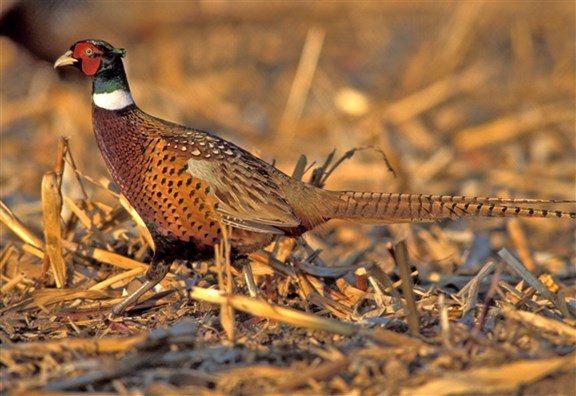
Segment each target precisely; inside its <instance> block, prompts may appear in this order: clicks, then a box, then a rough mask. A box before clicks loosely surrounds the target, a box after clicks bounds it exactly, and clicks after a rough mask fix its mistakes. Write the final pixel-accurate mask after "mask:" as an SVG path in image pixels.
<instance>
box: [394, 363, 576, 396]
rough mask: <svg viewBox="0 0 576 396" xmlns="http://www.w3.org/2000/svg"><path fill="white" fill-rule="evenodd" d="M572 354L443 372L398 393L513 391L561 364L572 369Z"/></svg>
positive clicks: (556, 368) (455, 393) (549, 372)
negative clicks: (421, 383)
mask: <svg viewBox="0 0 576 396" xmlns="http://www.w3.org/2000/svg"><path fill="white" fill-rule="evenodd" d="M574 358H575V355H574V354H571V355H568V356H565V357H557V358H551V359H542V360H523V361H518V362H513V363H508V364H504V365H500V366H497V367H480V368H472V369H470V370H466V371H463V372H447V373H445V374H444V375H442V377H440V378H438V379H433V380H431V381H429V382H428V383H426V384H425V385H422V386H420V387H416V388H404V389H403V390H402V392H401V393H400V394H401V395H438V396H441V395H470V394H503V393H510V392H516V391H518V389H519V388H520V387H521V386H523V385H526V384H530V383H532V382H534V381H537V380H538V379H540V378H543V377H546V376H547V375H550V374H551V373H554V372H556V371H557V370H559V369H561V368H562V367H565V368H566V369H567V370H574V368H576V367H575V365H574Z"/></svg>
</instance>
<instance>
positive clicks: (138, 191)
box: [54, 40, 576, 315]
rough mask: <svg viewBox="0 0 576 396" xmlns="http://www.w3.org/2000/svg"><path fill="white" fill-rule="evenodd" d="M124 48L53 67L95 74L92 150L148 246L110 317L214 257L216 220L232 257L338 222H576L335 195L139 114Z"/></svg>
mask: <svg viewBox="0 0 576 396" xmlns="http://www.w3.org/2000/svg"><path fill="white" fill-rule="evenodd" d="M125 53H126V52H125V51H124V50H123V49H120V48H114V47H113V46H111V45H110V44H108V43H106V42H104V41H101V40H83V41H79V42H77V43H75V44H74V45H72V47H71V48H70V50H69V51H67V52H66V53H65V54H64V55H62V56H61V57H60V58H58V60H56V62H55V64H54V67H60V66H66V65H72V66H75V67H77V68H79V69H80V70H81V71H82V72H83V73H84V74H86V75H87V76H91V77H92V78H93V80H92V81H93V84H92V118H93V128H94V133H95V135H96V139H97V142H98V146H99V148H100V151H101V152H102V155H103V156H104V160H105V161H106V164H107V166H108V169H109V170H110V173H111V174H112V176H113V178H114V180H115V182H116V183H117V184H118V185H119V186H120V189H121V191H122V193H123V194H124V195H125V196H126V198H127V199H128V201H129V202H130V203H131V204H132V206H133V207H134V208H135V210H136V211H137V212H138V214H139V215H140V217H141V218H142V220H143V221H144V223H145V224H146V226H147V227H148V229H149V230H150V233H151V235H152V238H153V240H154V244H155V247H154V256H153V258H152V261H151V263H150V267H149V269H148V271H147V273H146V281H145V282H144V284H143V285H142V286H141V287H140V288H139V289H138V290H136V291H135V292H133V293H132V294H131V295H129V296H128V297H127V298H126V299H125V300H123V301H122V302H121V303H120V304H118V305H116V306H115V307H114V308H113V314H116V315H118V314H121V313H123V312H124V310H125V309H126V308H127V307H128V306H129V305H131V304H133V303H135V302H136V301H137V300H138V298H139V297H140V296H142V295H143V294H144V293H145V292H146V291H148V290H150V289H151V288H152V287H154V286H155V285H156V284H157V283H158V282H159V281H160V280H162V278H164V276H165V275H166V273H167V272H168V269H169V268H170V264H171V263H172V261H173V260H174V259H176V258H184V259H192V260H196V259H206V258H210V257H213V255H214V245H215V244H216V243H217V242H218V241H219V240H220V239H221V237H222V233H221V228H220V227H221V224H226V225H230V226H232V229H233V232H232V235H231V247H232V250H233V254H243V253H248V252H253V251H255V250H258V249H260V248H262V247H264V246H266V245H267V244H269V243H270V242H271V241H272V238H273V237H274V236H275V235H288V236H292V237H296V236H299V235H301V234H302V233H304V232H306V231H308V230H311V229H313V228H314V227H316V226H318V225H319V224H322V223H324V222H326V221H328V220H330V219H336V218H337V219H349V220H354V219H356V220H361V221H370V222H373V223H380V224H384V223H394V222H425V221H434V220H438V219H442V218H461V217H464V216H499V217H568V218H576V213H570V212H563V211H557V210H539V209H531V208H521V207H515V206H510V205H517V204H526V203H539V204H540V203H544V204H551V203H554V202H560V201H551V200H526V199H499V198H479V197H463V196H445V195H422V194H398V193H370V192H339V191H327V190H322V189H319V188H316V187H313V186H311V185H308V184H305V183H302V182H300V181H298V180H295V179H293V178H291V177H290V176H288V175H286V174H284V173H282V172H281V171H279V170H278V169H276V168H275V167H274V166H272V165H270V164H268V163H266V162H264V161H263V160H260V159H259V158H257V157H255V156H253V155H252V154H250V153H249V152H247V151H245V150H243V149H241V148H240V147H238V146H236V145H234V144H232V143H230V142H228V141H225V140H223V139H221V138H219V137H217V136H215V135H212V134H210V133H207V132H203V131H200V130H197V129H192V128H187V127H185V126H180V125H177V124H174V123H171V122H168V121H164V120H161V119H159V118H156V117H153V116H150V115H148V114H146V113H144V112H143V111H142V110H140V109H139V108H138V107H137V106H136V104H135V103H134V100H133V99H132V95H131V94H130V89H129V86H128V80H127V78H126V73H125V71H124V66H123V64H122V57H124V55H125ZM564 202H566V201H564Z"/></svg>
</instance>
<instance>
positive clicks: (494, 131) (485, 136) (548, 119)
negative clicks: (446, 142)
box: [454, 104, 574, 151]
mask: <svg viewBox="0 0 576 396" xmlns="http://www.w3.org/2000/svg"><path fill="white" fill-rule="evenodd" d="M573 116H574V115H573V112H572V111H571V110H568V109H567V108H566V105H564V104H552V105H547V106H542V107H536V108H533V109H530V110H525V111H523V112H521V113H514V114H510V115H508V116H504V117H502V118H499V119H497V120H491V121H489V122H487V123H485V124H481V125H478V126H473V127H470V128H465V129H463V130H461V131H459V132H458V133H457V134H456V135H455V136H454V144H455V145H456V148H457V149H459V150H462V151H469V150H477V149H479V148H482V147H485V146H492V145H496V144H502V143H503V142H504V141H506V140H511V139H518V138H519V137H520V136H522V135H525V134H527V133H530V132H532V131H536V130H538V129H543V128H546V127H548V126H549V125H551V124H554V123H563V122H570V121H573Z"/></svg>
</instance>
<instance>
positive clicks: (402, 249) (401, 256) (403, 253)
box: [389, 241, 420, 337]
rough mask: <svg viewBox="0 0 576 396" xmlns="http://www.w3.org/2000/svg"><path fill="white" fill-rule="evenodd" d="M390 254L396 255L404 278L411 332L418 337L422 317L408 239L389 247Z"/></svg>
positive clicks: (403, 285) (403, 283)
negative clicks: (415, 293)
mask: <svg viewBox="0 0 576 396" xmlns="http://www.w3.org/2000/svg"><path fill="white" fill-rule="evenodd" d="M389 252H390V254H391V255H392V256H393V257H394V261H396V265H397V266H398V269H399V270H400V279H401V280H402V291H403V293H404V299H405V301H406V303H405V304H406V316H407V319H408V327H409V329H410V334H411V335H412V336H413V337H417V336H418V335H419V334H420V319H419V318H418V309H417V308H416V299H415V297H414V282H413V281H412V276H411V275H410V273H411V271H410V264H409V263H408V248H407V246H406V241H400V242H398V243H397V244H396V245H394V246H393V247H391V248H390V249H389Z"/></svg>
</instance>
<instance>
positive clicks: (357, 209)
mask: <svg viewBox="0 0 576 396" xmlns="http://www.w3.org/2000/svg"><path fill="white" fill-rule="evenodd" d="M335 194H338V197H339V201H338V203H337V204H336V205H334V206H331V207H330V208H327V210H328V211H329V212H330V213H327V217H330V218H334V219H349V220H355V221H366V222H370V223H400V222H428V221H435V220H440V219H459V218H462V217H469V216H481V217H533V218H547V217H555V218H572V219H576V212H568V211H562V210H552V209H535V208H531V207H522V206H518V205H525V204H530V205H534V204H539V205H550V204H557V203H576V201H565V200H543V199H513V198H512V199H506V198H491V197H466V196H458V195H456V196H452V195H425V194H400V193H365V192H335Z"/></svg>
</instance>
